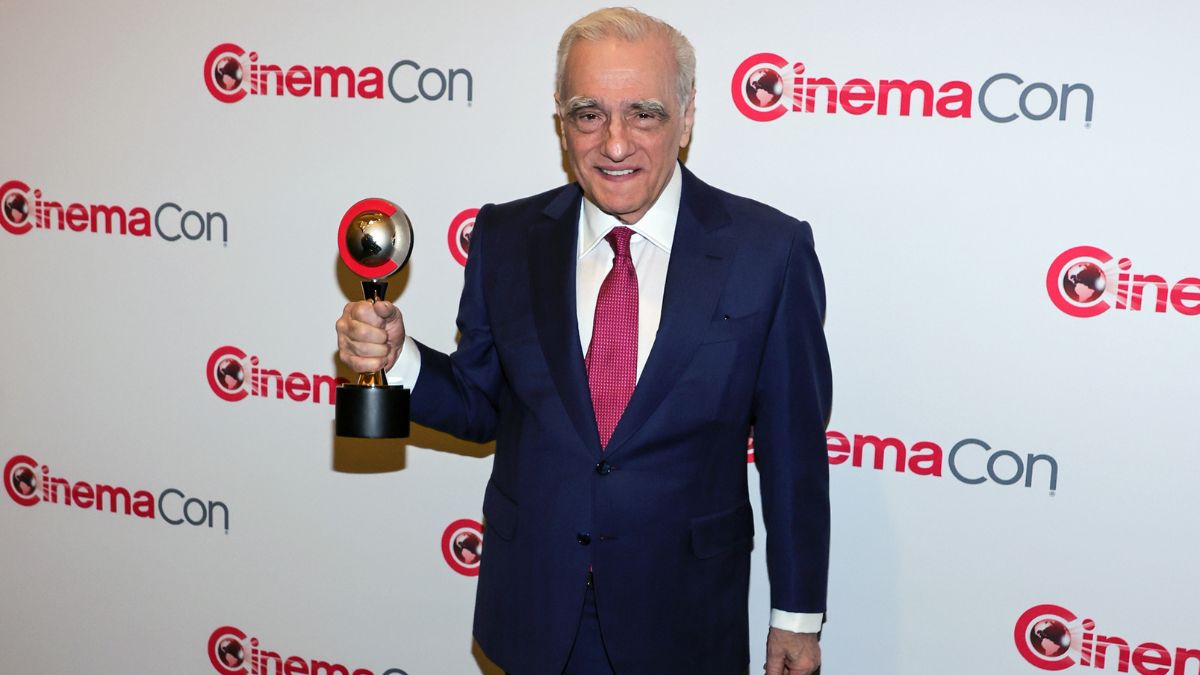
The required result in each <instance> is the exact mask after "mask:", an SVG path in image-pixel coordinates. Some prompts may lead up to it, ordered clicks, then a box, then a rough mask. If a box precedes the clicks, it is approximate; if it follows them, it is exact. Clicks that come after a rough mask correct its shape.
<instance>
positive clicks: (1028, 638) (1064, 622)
mask: <svg viewBox="0 0 1200 675" xmlns="http://www.w3.org/2000/svg"><path fill="white" fill-rule="evenodd" d="M1078 618H1079V617H1077V616H1075V615H1074V614H1073V613H1071V611H1070V610H1068V609H1066V608H1065V607H1059V606H1058V605H1048V604H1047V605H1038V606H1036V607H1031V608H1029V609H1028V610H1026V611H1025V612H1024V613H1023V614H1021V616H1020V617H1018V618H1017V623H1016V626H1015V627H1014V628H1013V640H1014V641H1015V642H1016V645H1017V651H1018V652H1020V654H1021V656H1022V657H1023V658H1024V659H1025V660H1026V661H1028V662H1029V663H1031V664H1032V665H1034V666H1037V667H1038V668H1041V669H1042V670H1064V669H1066V668H1070V667H1071V666H1073V665H1075V659H1073V658H1072V657H1071V656H1070V652H1071V648H1072V636H1071V628H1070V626H1071V625H1072V623H1073V622H1074V621H1076V620H1077V619H1078ZM1076 649H1078V648H1077V647H1076Z"/></svg>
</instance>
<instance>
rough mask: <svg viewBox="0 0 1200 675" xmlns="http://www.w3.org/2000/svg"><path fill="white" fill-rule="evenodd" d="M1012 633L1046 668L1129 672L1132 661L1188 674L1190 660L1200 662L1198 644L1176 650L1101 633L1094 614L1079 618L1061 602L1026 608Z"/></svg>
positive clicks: (1148, 672) (1155, 672)
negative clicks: (1134, 643)
mask: <svg viewBox="0 0 1200 675" xmlns="http://www.w3.org/2000/svg"><path fill="white" fill-rule="evenodd" d="M1013 639H1014V640H1015V641H1016V645H1017V651H1018V652H1019V653H1020V654H1021V656H1022V657H1023V658H1024V659H1025V660H1026V661H1028V662H1029V663H1030V664H1031V665H1033V666H1036V667H1038V668H1040V669H1042V670H1066V669H1067V668H1071V667H1072V666H1080V667H1083V668H1095V669H1096V670H1111V671H1115V672H1119V673H1128V672H1129V666H1130V665H1132V666H1133V669H1134V671H1135V672H1138V673H1141V675H1184V673H1185V672H1189V671H1190V669H1189V668H1188V664H1189V663H1195V664H1197V666H1198V667H1200V649H1194V648H1192V649H1189V648H1186V647H1176V648H1175V649H1173V650H1172V649H1169V648H1167V647H1165V646H1164V645H1162V644H1160V643H1158V642H1143V643H1141V644H1139V645H1137V646H1133V645H1132V643H1131V642H1130V641H1129V640H1127V639H1125V638H1123V637H1118V636H1116V635H1103V634H1101V633H1099V632H1098V631H1097V630H1096V621H1095V620H1093V619H1087V618H1085V619H1083V620H1080V619H1079V617H1077V616H1076V615H1075V613H1074V612H1072V611H1070V610H1069V609H1066V608H1065V607H1060V606H1058V605H1050V604H1046V605H1037V606H1036V607H1030V608H1029V609H1028V610H1026V611H1025V612H1024V613H1023V614H1021V616H1020V617H1018V618H1017V623H1016V626H1015V628H1014V629H1013ZM1190 672H1196V671H1190Z"/></svg>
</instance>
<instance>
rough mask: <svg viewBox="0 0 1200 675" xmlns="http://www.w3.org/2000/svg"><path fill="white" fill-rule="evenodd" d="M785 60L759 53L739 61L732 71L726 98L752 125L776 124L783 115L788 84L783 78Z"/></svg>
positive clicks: (790, 84) (789, 84)
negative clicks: (729, 98) (731, 100)
mask: <svg viewBox="0 0 1200 675" xmlns="http://www.w3.org/2000/svg"><path fill="white" fill-rule="evenodd" d="M786 66H787V59H785V58H783V57H782V56H780V55H778V54H772V53H770V52H761V53H759V54H755V55H754V56H751V57H750V58H748V59H746V60H745V61H742V63H741V65H739V66H738V67H737V69H736V70H734V71H733V79H732V80H731V81H730V94H731V95H732V96H733V104H734V105H735V106H737V109H738V110H739V111H740V112H741V113H742V114H743V115H745V116H746V117H749V118H750V119H752V120H754V121H755V122H770V121H771V120H777V119H779V118H780V117H782V116H783V114H784V113H786V112H787V108H788V106H787V101H788V99H789V96H787V93H788V90H789V89H790V88H791V86H792V83H791V81H790V79H789V78H788V77H786V76H785V75H784V72H785V68H786Z"/></svg>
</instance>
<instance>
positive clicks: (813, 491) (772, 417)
mask: <svg viewBox="0 0 1200 675" xmlns="http://www.w3.org/2000/svg"><path fill="white" fill-rule="evenodd" d="M793 231H794V232H795V234H794V236H793V239H792V242H791V247H790V251H789V253H788V261H787V267H786V271H785V273H784V280H783V285H782V289H781V292H780V294H779V301H778V304H777V306H776V307H775V313H774V316H773V318H772V320H771V327H770V329H769V331H768V334H767V343H766V347H765V351H764V355H763V360H762V363H761V365H760V367H759V375H758V380H757V384H756V389H755V401H754V405H755V409H754V417H755V421H754V459H755V464H756V466H757V467H758V472H759V484H760V491H761V493H762V502H763V506H762V510H763V521H764V523H765V524H766V529H767V572H768V575H769V578H770V585H771V606H772V607H773V608H775V609H779V610H783V611H786V612H804V613H817V612H823V611H825V593H826V587H827V583H828V575H829V462H828V459H827V451H826V443H825V425H826V424H827V423H828V420H829V413H830V401H831V396H832V376H831V373H830V365H829V352H828V349H827V347H826V343H825V332H824V327H823V323H824V318H825V283H824V280H823V279H822V277H821V268H820V265H819V263H818V262H817V256H816V252H815V251H814V250H813V241H812V230H811V228H809V226H808V223H799V227H798V228H796V229H794V230H793Z"/></svg>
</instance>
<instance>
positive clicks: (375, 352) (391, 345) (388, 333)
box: [336, 300, 404, 373]
mask: <svg viewBox="0 0 1200 675" xmlns="http://www.w3.org/2000/svg"><path fill="white" fill-rule="evenodd" d="M336 328H337V336H338V358H340V359H341V360H342V363H344V364H346V365H347V366H349V367H350V368H352V369H353V370H354V371H355V372H358V373H373V372H375V371H377V370H385V371H386V370H387V369H389V368H391V367H392V365H393V364H394V363H396V357H397V356H399V355H400V349H401V348H402V347H403V346H404V316H403V315H401V314H400V310H399V309H397V308H396V306H395V305H393V304H392V303H390V302H388V301H386V300H377V301H375V302H369V301H366V300H360V301H358V302H351V303H349V304H347V305H346V307H345V309H343V310H342V316H341V318H339V319H338V320H337V324H336Z"/></svg>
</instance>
